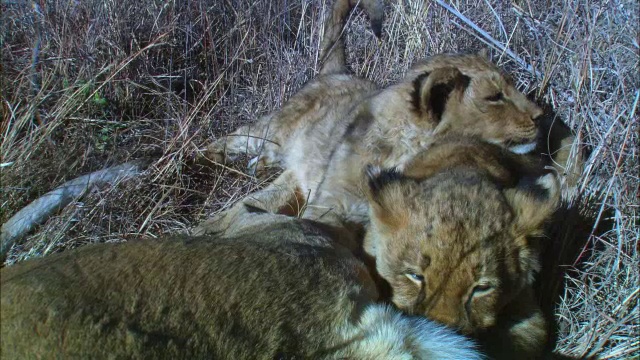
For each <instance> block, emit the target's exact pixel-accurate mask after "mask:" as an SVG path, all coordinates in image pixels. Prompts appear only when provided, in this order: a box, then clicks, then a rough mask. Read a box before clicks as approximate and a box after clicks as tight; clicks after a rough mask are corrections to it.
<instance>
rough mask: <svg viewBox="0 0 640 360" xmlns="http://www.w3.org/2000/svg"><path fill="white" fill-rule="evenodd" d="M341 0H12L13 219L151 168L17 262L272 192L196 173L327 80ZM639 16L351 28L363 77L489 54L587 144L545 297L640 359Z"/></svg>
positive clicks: (5, 211) (8, 54)
mask: <svg viewBox="0 0 640 360" xmlns="http://www.w3.org/2000/svg"><path fill="white" fill-rule="evenodd" d="M329 5H330V3H329V1H323V0H302V1H280V0H279V1H270V0H257V1H249V0H229V1H222V0H190V1H169V2H158V1H144V0H143V1H126V2H120V1H84V2H78V1H74V0H71V1H61V0H51V1H46V2H25V1H4V2H3V3H2V5H0V6H1V7H2V15H1V16H2V34H1V46H2V67H1V69H2V107H1V109H2V113H1V114H2V125H1V129H0V130H1V132H2V145H1V149H0V150H1V155H2V159H1V161H0V163H1V166H2V167H1V168H0V175H1V182H2V183H1V189H2V191H1V193H0V194H1V198H0V202H1V204H2V205H1V207H0V221H1V222H2V223H4V222H6V221H7V220H8V219H9V218H10V217H11V216H12V215H14V214H15V213H16V212H18V211H19V210H20V209H21V208H23V207H24V206H26V205H27V204H29V203H30V202H31V201H33V200H35V199H36V198H38V197H39V196H40V195H43V194H45V193H47V192H49V191H50V190H52V189H54V188H55V187H56V186H58V185H60V184H63V183H64V182H65V181H68V180H71V179H73V178H76V177H78V176H81V175H84V174H87V173H90V172H92V171H96V170H100V169H103V168H106V167H108V166H112V165H117V164H120V163H124V162H126V161H129V160H133V159H146V160H149V161H150V163H151V165H150V166H149V167H148V170H147V171H146V172H145V173H144V174H143V175H141V176H139V177H136V178H135V179H132V180H126V181H121V182H118V183H111V184H110V185H103V186H101V187H95V188H91V189H90V190H89V192H88V193H87V194H85V195H84V196H83V197H82V198H79V199H78V200H76V201H73V202H71V203H70V204H69V205H67V206H65V207H64V208H63V209H61V210H60V211H59V212H58V213H57V214H56V215H55V216H53V217H51V218H49V219H48V220H47V221H46V222H45V223H44V224H43V225H42V226H39V227H37V228H36V229H35V231H32V232H31V233H30V234H29V236H27V237H26V238H23V239H20V240H19V241H17V242H16V244H14V245H13V247H12V248H11V250H10V252H9V256H8V258H7V260H6V264H7V265H10V264H13V263H14V262H16V261H21V260H24V259H27V258H30V257H34V256H44V255H46V254H48V253H51V252H56V251H62V250H65V249H69V248H73V247H77V246H80V245H82V244H85V243H91V242H109V241H123V240H131V239H138V238H143V237H145V238H149V237H151V238H153V237H157V236H159V235H161V234H164V233H168V232H179V231H184V230H186V229H187V228H189V227H191V226H193V225H194V224H196V223H197V222H198V221H201V220H203V219H205V218H206V217H208V216H210V215H211V214H213V213H215V212H217V211H220V210H221V209H224V208H225V207H227V206H229V205H230V204H231V203H233V202H234V201H235V200H237V199H238V198H240V197H242V196H243V195H244V194H246V193H248V192H250V191H252V190H254V189H256V188H257V187H259V186H262V184H263V183H264V182H265V181H269V180H270V179H269V178H266V179H264V178H262V179H256V178H254V177H253V176H251V175H247V174H244V173H243V169H244V165H245V164H243V163H238V164H236V165H235V166H233V167H228V168H222V167H218V168H215V169H213V170H205V169H199V168H196V167H192V166H189V163H190V160H191V159H193V158H194V156H195V153H196V152H197V151H198V149H199V148H201V147H202V146H203V145H204V144H206V143H208V142H209V141H210V140H211V139H213V138H215V137H217V136H221V135H223V134H225V133H227V132H230V131H231V130H233V129H235V128H236V127H238V126H239V125H241V124H244V123H248V122H251V121H253V120H254V119H256V118H257V117H258V116H259V115H261V114H264V113H266V112H268V111H270V110H272V109H275V108H278V107H279V106H280V105H281V104H282V103H283V102H284V101H285V100H286V99H287V98H288V97H289V96H290V95H291V94H292V93H293V92H295V91H296V90H297V89H299V88H300V87H301V86H302V84H303V83H304V82H305V81H306V80H307V79H309V78H311V77H312V76H313V75H314V72H315V70H316V68H317V60H318V59H317V58H318V42H319V36H320V34H321V33H322V21H321V19H322V16H323V14H325V13H326V11H327V10H328V6H329ZM639 13H640V5H639V4H638V2H637V1H634V0H625V1H619V0H611V1H605V0H603V1H592V0H566V1H563V2H562V3H560V2H556V1H542V0H513V1H496V0H464V1H455V2H451V3H450V2H447V1H440V0H432V1H422V0H406V1H391V2H388V3H387V14H388V15H387V21H386V23H385V29H384V36H383V40H382V41H381V42H379V41H378V40H376V38H375V37H374V35H373V34H372V32H371V31H370V30H369V29H368V26H367V21H366V19H365V18H364V17H362V16H361V15H354V16H353V17H352V19H351V22H350V25H349V27H348V29H347V31H346V36H347V48H348V63H349V64H350V66H351V68H352V69H353V71H354V72H356V73H357V74H359V75H361V76H364V77H367V78H370V79H372V80H374V81H375V82H377V83H379V84H380V85H386V84H389V83H391V82H393V81H394V80H396V79H398V78H399V77H401V76H402V74H403V73H404V72H405V71H406V70H407V68H408V67H409V66H410V65H411V64H412V63H413V62H414V61H415V60H417V59H420V58H422V57H424V56H427V55H429V54H434V53H439V52H473V51H477V50H479V49H481V48H487V47H490V48H491V49H492V50H491V51H490V53H491V55H492V58H493V60H494V61H496V62H497V63H499V64H500V65H501V66H502V67H503V68H505V69H506V70H507V71H509V72H510V73H511V74H512V76H513V77H514V79H515V80H516V83H517V84H518V87H519V88H520V89H521V90H522V91H524V92H527V93H529V92H530V93H531V94H532V96H535V97H536V98H537V100H538V101H539V102H541V103H542V102H544V103H547V104H549V105H550V107H549V111H551V109H552V110H553V111H554V112H555V114H556V115H557V120H558V121H564V122H565V123H566V124H568V125H569V126H570V127H571V129H573V130H574V131H575V132H576V133H577V134H578V135H579V136H578V138H579V140H580V143H579V144H574V151H576V152H577V151H580V149H581V148H584V149H586V151H587V152H588V156H587V157H586V168H585V169H584V171H583V172H582V176H581V177H580V182H579V192H578V194H577V195H576V196H574V197H572V198H571V205H569V206H567V207H566V208H565V209H564V210H563V211H561V213H559V221H557V223H554V224H551V225H550V239H549V243H550V245H551V246H550V249H549V250H548V251H547V252H546V253H545V261H547V262H548V263H549V264H547V265H546V266H547V267H546V268H545V270H544V271H543V273H542V275H541V278H542V280H543V281H541V284H542V285H541V287H542V289H541V291H540V294H541V299H542V301H543V302H545V303H546V304H547V307H548V308H549V309H550V310H551V311H553V312H554V313H555V316H556V319H557V322H558V342H557V349H558V350H559V351H560V352H563V353H566V354H572V355H593V354H597V355H598V356H600V357H601V358H629V357H634V356H639V355H640V342H639V340H638V339H639V338H640V329H639V327H640V325H639V320H640V318H639V315H638V314H639V313H640V311H639V310H640V309H639V304H640V294H639V292H640V290H639V279H640V276H639V270H638V269H639V267H638V265H639V259H640V256H639V251H640V250H639V248H638V238H639V237H640V229H639V228H640V227H639V224H638V222H639V214H640V209H639V208H638V199H639V194H638V187H639V186H638V183H639V179H638V174H639V172H640V167H639V165H638V164H639V163H640V160H639V154H638V150H639V148H638V142H639V139H638V131H639V129H638V119H637V117H638V106H639V102H640V99H639V98H640V78H639V75H638V66H639V55H638V54H639V51H640V45H639V43H638V39H639V38H640V37H639V34H638V23H639V21H640V19H639V15H638V14H639ZM358 14H359V13H358ZM554 305H555V306H554Z"/></svg>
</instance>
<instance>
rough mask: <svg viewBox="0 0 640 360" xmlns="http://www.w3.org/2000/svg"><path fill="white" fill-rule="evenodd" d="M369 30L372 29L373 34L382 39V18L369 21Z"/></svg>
mask: <svg viewBox="0 0 640 360" xmlns="http://www.w3.org/2000/svg"><path fill="white" fill-rule="evenodd" d="M371 30H373V34H374V35H375V36H376V37H377V38H378V39H382V19H374V20H372V21H371Z"/></svg>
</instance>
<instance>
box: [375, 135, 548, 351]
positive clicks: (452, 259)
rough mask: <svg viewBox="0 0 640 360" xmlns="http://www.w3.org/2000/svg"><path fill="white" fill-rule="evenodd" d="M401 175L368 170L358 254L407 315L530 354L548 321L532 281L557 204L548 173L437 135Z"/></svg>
mask: <svg viewBox="0 0 640 360" xmlns="http://www.w3.org/2000/svg"><path fill="white" fill-rule="evenodd" d="M406 169H407V170H405V171H404V172H402V173H399V172H396V171H381V172H379V171H370V172H369V179H370V180H369V181H370V185H369V189H368V191H367V194H368V198H369V203H370V224H369V227H368V229H367V233H366V238H365V244H364V246H365V251H366V252H367V253H368V254H370V255H371V256H372V257H374V258H375V261H376V268H377V270H378V272H379V274H380V276H381V277H382V278H384V279H385V280H387V281H388V282H389V284H390V286H391V288H392V293H393V296H392V300H393V303H394V304H396V305H397V306H398V307H399V308H400V309H402V310H404V311H406V312H408V313H410V314H421V315H424V316H426V317H428V318H430V319H435V320H438V321H439V322H441V323H444V324H447V325H449V326H452V327H454V328H458V329H460V330H461V331H462V332H463V333H467V334H474V335H475V336H478V337H479V338H481V339H482V340H483V343H484V344H485V345H486V346H487V348H488V350H489V351H490V354H492V355H494V356H497V357H499V358H506V359H511V358H518V359H522V358H537V357H538V356H540V354H541V351H542V350H543V348H544V346H545V342H546V338H547V336H546V323H545V321H544V318H543V317H542V314H541V311H540V309H539V307H538V305H537V304H536V302H535V300H534V297H533V293H532V288H531V287H532V284H533V280H534V276H535V273H536V272H537V271H538V270H539V259H538V245H537V243H538V241H539V240H538V239H536V238H535V237H536V236H540V235H542V233H541V231H542V226H543V223H544V221H545V220H546V219H548V218H549V217H550V216H551V214H552V213H553V212H554V210H555V208H556V206H557V204H558V201H559V185H558V182H557V180H556V178H555V177H554V176H553V174H546V175H543V171H542V169H540V168H538V167H536V166H535V165H534V164H532V163H531V162H530V160H529V159H526V158H523V157H521V156H519V155H515V154H513V153H511V152H508V151H505V150H504V149H503V148H501V147H499V146H496V145H492V144H489V143H486V142H483V141H481V140H479V139H477V138H457V137H453V138H452V137H445V138H443V139H440V140H437V141H436V142H434V144H432V147H431V148H430V149H429V150H428V151H425V152H423V153H421V154H419V155H418V156H416V157H415V158H414V159H413V160H412V161H411V162H409V164H408V165H407V167H406Z"/></svg>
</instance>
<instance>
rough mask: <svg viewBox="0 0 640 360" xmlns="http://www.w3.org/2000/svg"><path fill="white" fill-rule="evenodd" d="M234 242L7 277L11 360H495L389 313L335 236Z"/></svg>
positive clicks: (122, 254)
mask: <svg viewBox="0 0 640 360" xmlns="http://www.w3.org/2000/svg"><path fill="white" fill-rule="evenodd" d="M243 220H244V223H245V224H246V226H245V227H244V228H242V231H241V232H237V233H236V234H235V235H234V236H232V237H229V238H225V239H223V238H219V237H212V236H209V237H201V238H184V237H183V238H168V239H163V240H159V241H133V242H128V243H121V244H97V245H87V246H83V247H81V248H79V249H76V250H70V251H67V252H64V253H61V254H54V255H50V256H47V257H44V258H40V259H35V260H29V261H26V262H24V263H20V264H17V265H15V266H12V267H9V268H3V269H2V277H1V279H2V280H1V290H2V291H1V293H0V296H1V303H2V306H1V308H0V311H1V312H2V323H1V324H0V325H1V337H0V342H1V343H0V349H1V350H0V351H1V357H2V358H7V359H31V358H45V359H50V358H78V359H99V358H100V359H101V358H104V359H106V358H109V359H111V358H114V359H205V358H207V359H251V360H253V359H265V360H272V359H347V358H348V359H362V360H378V359H391V360H393V359H397V360H405V359H460V360H466V359H481V358H482V356H480V354H479V353H478V352H476V351H475V350H474V344H473V343H472V341H471V340H468V339H466V338H464V337H463V336H461V335H458V334H456V333H454V332H453V331H452V330H449V329H447V328H445V327H443V326H441V325H438V324H435V323H433V322H431V321H429V320H427V319H425V318H423V317H414V316H409V315H405V314H402V313H400V312H399V311H398V310H396V309H394V308H393V307H391V306H387V305H382V304H375V303H374V302H375V301H376V300H377V299H378V292H377V289H376V287H375V285H374V283H373V281H372V279H371V277H370V276H369V272H368V270H367V268H366V267H365V266H364V265H363V263H362V262H361V261H359V260H358V259H356V258H355V257H354V256H353V255H352V254H351V252H350V251H346V250H345V249H344V248H343V247H342V245H340V244H339V243H338V242H336V241H335V240H334V238H333V237H332V235H331V234H330V233H331V231H328V229H327V228H326V227H324V226H316V224H314V223H312V222H309V221H305V220H297V219H293V218H290V217H285V216H281V215H272V214H247V217H246V218H245V219H243Z"/></svg>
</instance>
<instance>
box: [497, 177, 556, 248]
mask: <svg viewBox="0 0 640 360" xmlns="http://www.w3.org/2000/svg"><path fill="white" fill-rule="evenodd" d="M504 194H505V197H506V198H507V200H508V201H509V203H510V204H511V207H512V208H513V210H514V212H515V216H516V222H515V226H516V229H515V231H516V233H517V234H518V235H526V236H529V235H531V236H535V235H539V234H540V232H541V230H542V225H543V223H544V222H545V221H546V220H547V219H548V218H549V217H550V216H551V215H552V214H553V213H554V212H555V210H556V208H557V207H558V203H559V201H560V184H559V182H558V179H557V178H556V176H555V175H554V174H553V173H549V174H546V175H543V176H539V177H530V176H527V177H524V178H522V179H521V180H520V182H519V183H518V185H517V186H516V187H515V188H509V189H506V190H505V191H504Z"/></svg>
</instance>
